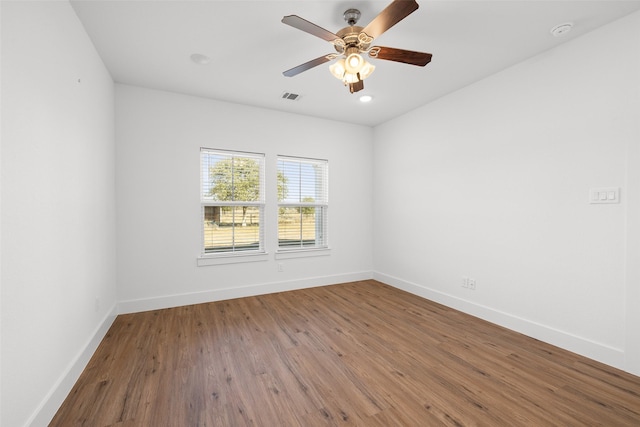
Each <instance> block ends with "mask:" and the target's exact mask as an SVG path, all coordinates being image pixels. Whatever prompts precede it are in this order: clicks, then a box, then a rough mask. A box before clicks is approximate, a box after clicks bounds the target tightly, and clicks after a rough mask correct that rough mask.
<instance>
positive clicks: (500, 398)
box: [51, 281, 640, 427]
mask: <svg viewBox="0 0 640 427" xmlns="http://www.w3.org/2000/svg"><path fill="white" fill-rule="evenodd" d="M51 425H52V426H76V425H82V426H92V427H96V426H122V427H124V426H153V427H157V426H172V427H182V426H189V427H191V426H267V427H275V426H305V427H308V426H309V427H311V426H333V425H360V426H367V427H369V426H385V427H387V426H440V425H446V426H595V425H603V426H640V378H639V377H636V376H633V375H630V374H627V373H624V372H622V371H619V370H616V369H614V368H611V367H608V366H606V365H603V364H600V363H598V362H594V361H592V360H589V359H586V358H583V357H580V356H577V355H575V354H572V353H569V352H567V351H564V350H561V349H558V348H556V347H553V346H551V345H548V344H544V343H542V342H539V341H536V340H534V339H531V338H527V337H525V336H523V335H520V334H518V333H515V332H512V331H508V330H506V329H504V328H501V327H498V326H495V325H492V324H490V323H487V322H484V321H482V320H479V319H477V318H474V317H471V316H469V315H466V314H463V313H460V312H457V311H455V310H452V309H449V308H446V307H444V306H441V305H438V304H436V303H433V302H430V301H428V300H425V299H422V298H420V297H417V296H414V295H411V294H408V293H405V292H403V291H400V290H397V289H394V288H392V287H390V286H386V285H383V284H381V283H379V282H376V281H363V282H354V283H346V284H340V285H334V286H326V287H321V288H312V289H305V290H298V291H292V292H285V293H278V294H271V295H264V296H256V297H250V298H242V299H236V300H228V301H220V302H213V303H208V304H199V305H193V306H186V307H179V308H172V309H166V310H157V311H150V312H144V313H136V314H128V315H121V316H118V318H117V319H116V321H115V322H114V324H113V326H112V327H111V329H110V331H109V333H108V334H107V336H106V337H105V338H104V340H103V342H102V343H101V344H100V346H99V348H98V350H97V351H96V353H95V355H94V356H93V358H92V359H91V361H90V362H89V365H88V366H87V368H86V369H85V371H84V372H83V374H82V376H81V377H80V379H79V380H78V382H77V384H76V385H75V387H74V388H73V390H72V391H71V393H70V394H69V396H68V397H67V399H66V400H65V402H64V404H63V405H62V406H61V408H60V410H59V411H58V413H57V414H56V416H55V418H54V419H53V421H52V423H51Z"/></svg>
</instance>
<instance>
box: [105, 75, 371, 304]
mask: <svg viewBox="0 0 640 427" xmlns="http://www.w3.org/2000/svg"><path fill="white" fill-rule="evenodd" d="M283 102H287V101H283ZM301 102H302V101H301ZM116 140H117V150H116V151H117V154H116V157H117V161H116V164H117V173H116V176H117V204H116V206H117V224H118V225H117V230H118V235H117V242H118V243H117V244H118V297H119V300H120V302H121V305H120V310H121V312H129V311H140V310H145V309H151V308H159V307H167V306H172V305H180V304H189V303H197V302H202V301H210V300H214V299H222V298H231V297H239V296H244V295H252V294H259V293H267V292H273V291H277V290H286V289H294V288H299V287H306V286H310V285H323V284H331V283H339V282H341V281H349V280H357V279H362V278H367V277H371V270H372V249H371V246H372V237H371V234H372V227H371V226H372V215H371V204H372V194H371V191H372V187H371V175H372V172H371V171H372V170H371V164H372V146H371V140H372V129H371V128H368V127H363V126H356V125H351V124H347V123H337V122H332V121H327V120H321V119H315V118H311V117H305V116H299V115H293V114H287V113H281V112H275V111H270V110H264V109H258V108H253V107H247V106H242V105H237V104H230V103H225V102H219V101H214V100H207V99H202V98H195V97H189V96H185V95H178V94H173V93H167V92H160V91H155V90H149V89H143V88H139V87H132V86H125V85H116ZM200 147H209V148H218V149H230V150H241V151H251V152H260V153H265V154H266V162H267V169H266V171H267V212H266V215H267V218H266V227H267V229H266V230H267V231H266V233H267V240H266V248H267V251H268V252H269V258H268V260H267V261H264V262H253V263H246V264H230V265H217V266H205V267H198V266H197V265H196V259H197V257H198V255H199V254H200V247H201V237H200V227H201V223H200V199H199V179H200V165H199V155H200V151H199V149H200ZM278 154H283V155H292V156H302V157H311V158H320V159H328V160H329V179H330V182H329V204H330V206H329V242H330V247H331V255H330V256H321V257H312V258H301V259H286V260H276V259H275V258H274V255H275V249H276V224H277V221H276V215H277V207H276V204H275V203H276V192H275V188H276V183H275V176H276V173H275V167H276V166H275V165H276V156H277V155H278ZM278 263H282V264H283V267H284V271H283V272H278V268H277V264H278Z"/></svg>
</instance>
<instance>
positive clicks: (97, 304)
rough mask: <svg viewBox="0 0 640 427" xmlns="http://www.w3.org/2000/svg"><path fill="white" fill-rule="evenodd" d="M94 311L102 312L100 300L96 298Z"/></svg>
mask: <svg viewBox="0 0 640 427" xmlns="http://www.w3.org/2000/svg"><path fill="white" fill-rule="evenodd" d="M93 309H94V310H95V311H96V313H97V312H99V311H100V298H96V300H95V302H94V306H93Z"/></svg>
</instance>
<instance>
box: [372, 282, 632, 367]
mask: <svg viewBox="0 0 640 427" xmlns="http://www.w3.org/2000/svg"><path fill="white" fill-rule="evenodd" d="M373 278H374V279H375V280H378V281H380V282H383V283H386V284H388V285H390V286H393V287H395V288H398V289H402V290H403V291H407V292H409V293H412V294H414V295H418V296H421V297H423V298H426V299H429V300H431V301H435V302H437V303H440V304H442V305H445V306H447V307H451V308H453V309H456V310H459V311H462V312H464V313H467V314H470V315H472V316H475V317H479V318H480V319H483V320H486V321H488V322H491V323H495V324H496V325H500V326H503V327H505V328H507V329H511V330H513V331H516V332H519V333H521V334H524V335H527V336H529V337H532V338H535V339H537V340H540V341H543V342H546V343H548V344H552V345H555V346H556V347H560V348H563V349H565V350H569V351H571V352H574V353H577V354H580V355H582V356H585V357H588V358H590V359H593V360H597V361H598V362H602V363H605V364H607V365H610V366H613V367H615V368H618V369H622V370H624V366H625V354H624V351H623V350H622V349H618V348H614V347H610V346H607V345H604V344H602V343H598V342H595V341H591V340H588V339H586V338H583V337H579V336H576V335H573V334H570V333H567V332H564V331H561V330H558V329H555V328H552V327H549V326H547V325H543V324H540V323H536V322H532V321H530V320H527V319H524V318H521V317H518V316H516V315H513V314H510V313H505V312H502V311H499V310H495V309H493V308H491V307H487V306H484V305H481V304H476V303H474V302H472V301H468V300H464V299H461V298H458V297H455V296H453V295H449V294H446V293H443V292H440V291H436V290H434V289H430V288H428V287H426V286H423V285H419V284H416V283H412V282H408V281H406V280H403V279H400V278H398V277H394V276H389V275H387V274H384V273H380V272H374V273H373Z"/></svg>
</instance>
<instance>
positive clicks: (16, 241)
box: [0, 1, 116, 427]
mask: <svg viewBox="0 0 640 427" xmlns="http://www.w3.org/2000/svg"><path fill="white" fill-rule="evenodd" d="M1 7H2V227H1V230H2V231H1V235H2V270H1V271H2V419H1V420H0V424H2V425H3V426H7V427H9V426H24V425H29V424H31V425H36V426H41V425H46V424H47V423H48V421H49V420H50V417H51V416H53V414H54V413H55V411H56V410H57V408H58V406H59V405H60V404H61V403H62V400H63V399H64V398H65V397H66V394H67V393H68V391H69V389H70V387H71V386H72V385H73V383H74V382H75V380H76V378H77V375H79V372H80V370H81V369H82V367H83V366H84V364H85V363H86V361H87V360H88V357H89V356H90V354H91V353H92V352H93V350H94V347H95V345H96V344H97V341H98V340H99V339H101V338H102V334H103V333H104V331H105V329H106V327H108V325H109V324H110V320H112V318H113V315H114V313H115V311H114V310H115V303H116V293H115V290H116V286H115V209H114V202H115V177H114V175H115V174H114V170H115V166H114V163H115V143H114V114H113V108H114V87H113V82H112V80H111V77H110V76H109V74H108V73H107V71H106V69H105V67H104V65H103V64H102V61H101V60H100V58H99V57H98V55H97V53H96V51H95V49H94V48H93V45H92V44H91V42H90V41H89V38H88V37H87V35H86V33H85V32H84V29H83V28H82V25H81V24H80V22H79V20H78V19H77V17H76V15H75V13H74V12H73V10H72V8H71V7H70V5H69V4H68V3H67V2H50V1H49V2H9V1H2V2H1ZM96 299H99V301H98V303H99V307H98V306H97V305H96Z"/></svg>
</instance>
